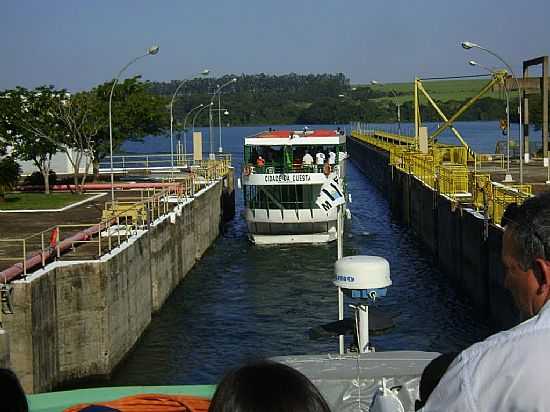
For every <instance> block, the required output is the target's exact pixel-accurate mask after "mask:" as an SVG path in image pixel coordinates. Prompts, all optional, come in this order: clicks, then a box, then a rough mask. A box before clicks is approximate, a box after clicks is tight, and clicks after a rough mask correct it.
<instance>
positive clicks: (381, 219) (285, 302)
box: [103, 123, 494, 385]
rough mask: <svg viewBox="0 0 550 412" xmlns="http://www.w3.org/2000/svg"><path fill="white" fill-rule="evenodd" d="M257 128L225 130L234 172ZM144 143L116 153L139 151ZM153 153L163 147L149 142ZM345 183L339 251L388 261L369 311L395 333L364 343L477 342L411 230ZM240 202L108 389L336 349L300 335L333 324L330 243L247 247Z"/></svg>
mask: <svg viewBox="0 0 550 412" xmlns="http://www.w3.org/2000/svg"><path fill="white" fill-rule="evenodd" d="M474 125H475V124H474ZM479 125H485V123H481V124H478V126H479ZM471 127H474V126H471ZM263 129H265V128H227V129H224V130H223V141H224V145H225V149H226V150H227V151H231V152H232V153H233V155H234V164H235V165H236V167H237V170H240V166H239V164H240V161H241V158H242V154H241V152H242V138H243V137H244V136H246V135H249V134H252V133H254V132H255V131H257V130H263ZM152 141H154V140H146V141H145V142H144V143H143V144H141V145H139V146H137V145H135V144H131V145H127V147H126V149H127V150H130V149H133V150H136V149H137V150H140V151H144V152H146V151H149V150H151V148H152V147H153V146H152V143H151V142H152ZM215 142H216V143H217V142H218V137H217V135H216V139H215ZM165 143H166V142H165ZM483 143H484V144H485V143H486V142H483ZM168 144H169V143H168ZM207 144H208V143H207ZM154 147H155V148H156V151H159V150H162V148H161V149H159V148H158V143H155V146H154ZM168 147H169V146H168ZM205 147H207V145H205ZM214 147H217V145H215V146H214ZM493 147H494V146H493ZM168 150H169V149H168ZM348 184H349V190H350V191H351V193H352V195H353V203H352V204H351V205H350V208H351V211H352V214H353V219H352V221H351V224H350V226H349V227H348V231H347V233H346V236H345V245H344V255H360V254H364V255H379V256H383V257H385V258H386V259H388V260H389V262H390V265H391V273H392V280H393V286H392V287H391V288H390V289H389V293H388V296H387V297H386V298H385V299H383V300H380V301H379V302H378V304H377V305H378V306H379V307H381V308H382V309H384V310H386V311H388V312H389V313H392V314H394V315H395V316H396V318H395V322H396V327H395V328H394V329H392V330H391V331H389V332H388V333H386V334H385V335H383V336H377V337H373V339H372V340H373V344H374V346H375V347H376V348H377V350H390V349H391V350H393V349H416V350H435V351H452V350H459V349H461V348H462V347H464V346H466V345H468V344H470V343H472V342H475V341H477V340H479V339H482V338H483V337H485V336H486V335H487V334H488V333H489V329H488V327H487V325H486V324H484V322H483V320H482V319H479V318H477V317H476V313H475V311H474V310H473V309H472V308H471V307H470V305H469V304H468V302H467V301H465V300H464V298H463V297H461V296H459V295H458V293H456V292H455V291H454V289H453V288H452V286H451V285H450V284H449V283H448V282H447V280H446V277H445V275H444V274H443V273H441V272H440V271H438V270H437V269H436V268H434V263H433V261H432V257H431V256H430V255H428V252H427V251H426V250H424V249H423V248H422V246H421V245H420V243H419V242H418V241H417V240H416V239H415V238H414V236H413V235H412V233H411V232H410V230H408V229H407V228H406V227H404V226H403V225H402V224H401V223H400V222H398V221H396V220H394V219H393V218H392V216H391V213H390V211H389V205H388V202H387V200H386V199H385V198H384V196H383V194H382V193H381V192H380V191H378V190H377V189H376V188H375V187H374V186H373V185H372V184H371V182H370V181H369V179H368V178H367V177H365V176H364V175H362V174H361V173H360V172H359V171H358V169H356V168H355V167H354V166H353V165H351V166H350V167H349V168H348ZM242 207H243V204H242V194H241V193H240V192H239V193H238V194H237V217H236V218H235V220H234V221H232V222H230V223H229V224H227V225H226V226H225V227H224V234H223V235H222V236H220V238H219V239H218V240H217V241H216V242H215V244H214V245H213V246H212V247H211V248H210V249H209V250H208V252H207V253H206V254H205V256H204V257H203V259H202V260H201V261H200V262H199V263H198V264H197V265H196V266H195V268H194V269H193V270H192V271H191V272H190V273H189V274H188V275H187V277H186V279H185V280H184V281H183V282H182V283H181V284H180V285H179V287H178V288H177V289H176V290H175V291H174V292H173V294H172V295H171V296H170V298H169V299H168V300H167V302H166V303H165V305H164V307H163V308H162V310H161V311H160V312H159V313H158V314H156V315H155V316H154V317H153V320H152V323H151V325H150V326H149V328H148V329H147V330H146V332H145V333H144V335H143V337H142V339H141V340H140V342H139V343H138V344H137V346H136V348H135V350H134V351H132V353H131V354H129V356H128V357H127V358H126V360H125V361H124V362H123V363H122V364H121V365H120V367H119V368H118V369H117V370H116V372H115V373H114V375H113V376H112V379H111V380H110V381H109V382H107V384H109V385H161V384H199V383H215V382H217V380H218V379H219V378H220V377H221V375H222V374H223V372H224V370H225V369H227V368H230V367H234V366H237V365H239V364H241V363H242V362H243V361H245V360H247V359H251V358H258V357H270V356H277V355H289V354H306V353H326V352H335V351H336V350H337V339H336V338H326V339H321V340H316V341H313V340H310V339H309V337H308V331H309V329H310V328H311V327H313V326H317V325H321V324H323V323H328V322H331V321H333V320H336V319H337V313H338V311H337V296H336V288H335V287H334V286H333V285H332V278H333V264H334V261H335V259H336V245H335V244H331V245H321V246H270V247H259V246H254V245H251V244H250V243H249V242H248V241H247V238H246V225H245V223H244V220H243V219H242V218H241V213H242ZM103 384H105V382H104V383H103Z"/></svg>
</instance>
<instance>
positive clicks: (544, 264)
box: [533, 258, 550, 295]
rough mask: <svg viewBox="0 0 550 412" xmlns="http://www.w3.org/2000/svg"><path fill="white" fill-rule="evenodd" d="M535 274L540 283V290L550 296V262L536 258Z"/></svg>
mask: <svg viewBox="0 0 550 412" xmlns="http://www.w3.org/2000/svg"><path fill="white" fill-rule="evenodd" d="M533 272H534V274H535V276H536V278H537V281H538V282H539V290H540V291H541V292H545V293H546V294H548V295H550V261H548V260H545V259H543V258H536V259H535V264H534V265H533Z"/></svg>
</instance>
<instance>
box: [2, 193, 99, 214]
mask: <svg viewBox="0 0 550 412" xmlns="http://www.w3.org/2000/svg"><path fill="white" fill-rule="evenodd" d="M90 196H92V195H85V194H82V195H79V194H72V193H50V194H49V195H46V194H44V193H8V194H6V200H5V202H0V210H25V209H27V210H28V209H34V210H41V209H61V208H62V207H65V206H68V205H70V204H72V203H76V202H80V201H81V200H84V199H87V198H89V197H90Z"/></svg>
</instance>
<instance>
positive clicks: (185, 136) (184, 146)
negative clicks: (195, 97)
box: [183, 103, 204, 154]
mask: <svg viewBox="0 0 550 412" xmlns="http://www.w3.org/2000/svg"><path fill="white" fill-rule="evenodd" d="M203 106H204V103H201V104H199V105H198V106H195V107H193V108H192V109H191V110H189V111H188V112H187V114H186V115H185V118H184V119H183V153H184V154H187V129H186V128H185V125H186V124H187V118H188V117H189V115H190V114H191V113H193V112H194V111H195V110H197V109H200V108H201V107H203Z"/></svg>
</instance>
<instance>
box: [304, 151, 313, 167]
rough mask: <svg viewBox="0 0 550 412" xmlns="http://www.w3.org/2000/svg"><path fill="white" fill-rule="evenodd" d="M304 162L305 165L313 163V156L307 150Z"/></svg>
mask: <svg viewBox="0 0 550 412" xmlns="http://www.w3.org/2000/svg"><path fill="white" fill-rule="evenodd" d="M302 164H303V165H304V166H311V165H312V164H313V156H311V155H310V154H309V152H308V151H307V150H306V154H305V155H304V157H302Z"/></svg>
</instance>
